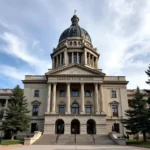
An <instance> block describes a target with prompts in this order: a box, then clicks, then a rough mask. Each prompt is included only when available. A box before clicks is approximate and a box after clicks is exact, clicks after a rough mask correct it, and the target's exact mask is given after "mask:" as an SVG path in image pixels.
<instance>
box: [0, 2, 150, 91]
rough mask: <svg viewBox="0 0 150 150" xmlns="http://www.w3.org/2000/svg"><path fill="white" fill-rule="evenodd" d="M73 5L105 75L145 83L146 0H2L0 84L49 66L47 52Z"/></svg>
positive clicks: (149, 21) (149, 53) (149, 47)
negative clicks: (98, 54)
mask: <svg viewBox="0 0 150 150" xmlns="http://www.w3.org/2000/svg"><path fill="white" fill-rule="evenodd" d="M74 10H77V12H76V14H77V16H78V17H79V19H80V21H79V25H80V26H81V27H82V28H84V29H85V30H86V31H88V33H89V34H90V36H91V39H92V44H93V46H94V47H96V48H97V49H98V52H99V53H100V59H99V68H101V69H103V72H104V73H106V75H107V76H126V80H127V81H129V83H128V85H127V88H129V89H135V88H136V87H137V86H139V87H140V88H141V89H146V88H149V85H147V84H146V83H145V81H147V80H148V77H147V75H146V74H145V71H146V70H147V69H148V65H149V63H150V0H30V1H29V0H0V88H14V87H15V86H16V85H17V84H19V85H20V86H21V87H23V84H22V81H21V80H23V79H24V78H25V75H43V74H44V73H45V72H47V71H48V68H51V66H52V65H51V64H52V63H51V58H50V53H52V51H53V48H55V47H57V44H58V40H59V37H60V35H61V33H62V32H63V31H64V30H65V29H66V28H68V27H69V26H70V25H71V20H70V19H71V17H72V16H73V14H74Z"/></svg>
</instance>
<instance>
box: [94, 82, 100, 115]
mask: <svg viewBox="0 0 150 150" xmlns="http://www.w3.org/2000/svg"><path fill="white" fill-rule="evenodd" d="M94 86H95V113H96V114H99V103H98V83H95V84H94Z"/></svg>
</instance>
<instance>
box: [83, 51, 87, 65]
mask: <svg viewBox="0 0 150 150" xmlns="http://www.w3.org/2000/svg"><path fill="white" fill-rule="evenodd" d="M84 64H85V65H87V51H86V50H84Z"/></svg>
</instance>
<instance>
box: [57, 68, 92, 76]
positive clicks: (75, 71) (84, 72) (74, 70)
mask: <svg viewBox="0 0 150 150" xmlns="http://www.w3.org/2000/svg"><path fill="white" fill-rule="evenodd" d="M56 74H60V75H61V74H73V75H81V74H82V75H94V74H95V73H93V72H90V71H88V70H85V69H81V68H78V67H71V68H68V69H65V70H63V71H60V72H57V73H56Z"/></svg>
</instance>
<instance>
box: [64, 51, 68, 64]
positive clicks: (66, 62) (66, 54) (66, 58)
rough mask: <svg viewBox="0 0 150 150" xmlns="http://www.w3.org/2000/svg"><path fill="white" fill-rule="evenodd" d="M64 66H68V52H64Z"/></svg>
mask: <svg viewBox="0 0 150 150" xmlns="http://www.w3.org/2000/svg"><path fill="white" fill-rule="evenodd" d="M64 64H65V65H68V53H67V50H65V51H64Z"/></svg>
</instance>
